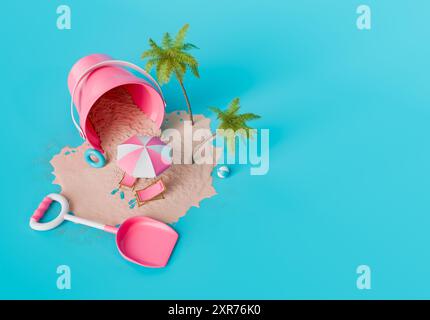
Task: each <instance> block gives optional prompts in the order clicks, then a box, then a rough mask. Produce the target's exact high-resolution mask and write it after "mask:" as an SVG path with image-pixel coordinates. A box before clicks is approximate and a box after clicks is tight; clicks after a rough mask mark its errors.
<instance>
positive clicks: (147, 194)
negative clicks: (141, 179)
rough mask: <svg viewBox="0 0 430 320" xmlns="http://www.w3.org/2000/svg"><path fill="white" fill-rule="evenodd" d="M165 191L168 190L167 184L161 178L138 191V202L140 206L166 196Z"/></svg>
mask: <svg viewBox="0 0 430 320" xmlns="http://www.w3.org/2000/svg"><path fill="white" fill-rule="evenodd" d="M164 191H166V186H165V185H164V183H163V180H161V179H159V180H158V181H155V182H153V183H151V184H150V185H149V186H147V187H145V188H144V189H140V190H137V191H136V199H137V204H138V205H139V207H140V206H142V205H144V204H145V203H147V202H148V201H152V200H157V199H160V198H164V195H163V194H164Z"/></svg>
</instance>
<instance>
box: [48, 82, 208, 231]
mask: <svg viewBox="0 0 430 320" xmlns="http://www.w3.org/2000/svg"><path fill="white" fill-rule="evenodd" d="M89 117H90V119H91V121H92V123H93V125H94V127H95V130H96V131H97V133H98V134H99V136H100V138H101V141H102V147H103V149H104V150H105V151H106V156H107V165H106V166H105V167H103V168H100V169H96V168H92V167H90V166H89V165H88V164H87V163H86V162H85V160H84V153H85V151H86V150H87V149H88V148H90V145H89V144H88V143H87V142H84V143H83V144H82V145H80V146H79V147H77V148H70V147H65V148H63V149H62V150H61V152H60V153H59V154H57V155H55V156H54V157H53V158H52V160H51V164H52V166H53V168H54V171H53V174H54V175H55V179H54V181H53V183H54V184H58V185H60V187H61V190H62V191H61V193H62V194H63V195H64V196H65V197H66V198H67V199H68V200H69V202H70V207H71V211H72V212H73V213H74V214H75V215H77V216H80V217H84V218H87V219H91V220H94V221H98V222H101V223H105V224H110V225H116V224H120V223H122V222H123V221H124V220H125V219H127V218H129V217H134V216H148V217H152V218H155V219H158V220H160V221H164V222H167V223H172V222H176V221H178V219H179V218H180V217H182V216H184V215H185V214H186V212H187V211H188V210H189V209H190V208H191V207H192V206H195V207H199V204H200V201H202V200H203V199H205V198H210V197H212V196H214V195H215V194H216V191H215V189H214V187H213V186H212V176H211V173H212V170H213V165H212V164H204V165H197V164H188V165H187V164H173V165H172V166H171V167H170V168H169V169H168V170H167V171H165V172H164V173H163V174H162V175H161V176H160V177H161V178H162V179H163V182H164V183H165V185H166V188H167V191H166V192H165V198H164V199H160V200H154V201H150V202H148V203H147V204H145V205H143V206H141V207H138V206H137V205H136V206H135V207H134V208H133V209H130V207H129V204H128V202H129V200H131V199H133V198H135V196H134V192H132V191H131V190H124V196H125V197H124V199H121V197H120V192H117V193H116V194H114V195H112V194H111V192H112V191H113V190H114V189H116V188H117V187H118V183H119V181H120V180H121V178H122V175H123V172H122V171H121V169H120V168H119V167H118V166H117V164H116V161H115V159H116V146H117V145H118V144H120V143H121V142H123V141H125V140H126V139H127V138H129V137H131V136H133V135H135V134H137V133H139V134H147V135H157V136H159V135H160V134H161V130H159V129H157V128H156V126H155V125H154V123H153V122H152V121H151V120H149V119H148V118H147V117H146V116H145V115H144V114H143V113H142V112H141V111H140V110H139V109H138V108H137V107H136V106H135V105H134V104H133V102H132V100H131V98H130V97H129V96H128V94H127V92H126V91H125V90H123V89H122V88H118V89H115V90H112V91H110V92H109V93H107V94H105V95H104V96H103V97H102V98H101V99H100V100H99V101H98V102H97V105H96V106H94V107H93V109H92V110H91V114H90V115H89ZM194 118H195V124H194V127H193V130H196V129H199V128H206V129H208V128H210V120H209V119H207V118H205V117H204V116H202V115H196V116H195V117H194ZM187 119H188V115H187V114H186V113H185V112H183V111H182V112H172V113H169V114H166V117H165V122H164V124H163V127H166V128H176V129H178V130H179V131H180V132H181V134H182V135H183V134H184V120H187ZM172 147H173V149H174V154H175V156H181V157H183V153H184V150H181V149H183V148H180V149H179V151H180V152H175V151H178V148H179V147H181V146H179V145H176V146H175V145H174V144H172ZM175 156H174V157H175ZM152 181H153V180H152V179H139V180H138V183H137V185H136V188H135V189H136V190H138V189H141V188H143V187H145V186H147V185H148V184H149V183H151V182H152ZM121 190H122V189H121Z"/></svg>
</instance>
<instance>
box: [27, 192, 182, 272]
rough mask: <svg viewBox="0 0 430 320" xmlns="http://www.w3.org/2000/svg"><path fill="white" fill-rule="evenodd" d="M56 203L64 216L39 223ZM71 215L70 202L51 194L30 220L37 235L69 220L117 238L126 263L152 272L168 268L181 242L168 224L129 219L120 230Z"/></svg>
mask: <svg viewBox="0 0 430 320" xmlns="http://www.w3.org/2000/svg"><path fill="white" fill-rule="evenodd" d="M52 201H57V202H58V203H59V204H60V205H61V212H60V214H59V215H58V216H57V217H56V218H55V219H53V220H51V221H49V222H44V223H42V222H39V220H40V219H42V217H43V215H44V214H45V212H46V210H47V209H48V208H49V206H50V205H51V203H52ZM68 212H69V202H68V201H67V199H66V198H65V197H64V196H62V195H61V194H57V193H51V194H49V195H47V196H46V197H45V199H43V201H42V202H41V204H40V205H39V207H38V208H37V209H36V211H35V212H34V214H33V215H32V217H31V218H30V227H31V228H32V229H33V230H37V231H47V230H51V229H54V228H56V227H58V226H59V225H60V224H61V223H62V222H63V221H64V220H68V221H71V222H74V223H78V224H83V225H86V226H89V227H92V228H97V229H100V230H103V231H106V232H110V233H113V234H116V245H117V247H118V250H119V252H120V253H121V255H122V256H123V257H124V258H125V259H127V260H128V261H131V262H134V263H136V264H138V265H141V266H144V267H151V268H161V267H164V266H166V264H167V261H168V260H169V257H170V255H171V253H172V251H173V248H174V247H175V244H176V241H177V239H178V234H177V233H176V231H175V230H173V229H172V228H171V227H169V226H168V225H167V224H165V223H163V222H160V221H157V220H154V219H151V218H148V217H134V218H129V219H127V220H125V221H124V222H123V223H122V224H121V226H120V227H119V228H116V227H113V226H109V225H105V224H101V223H97V222H94V221H90V220H87V219H83V218H79V217H76V216H74V215H71V214H68Z"/></svg>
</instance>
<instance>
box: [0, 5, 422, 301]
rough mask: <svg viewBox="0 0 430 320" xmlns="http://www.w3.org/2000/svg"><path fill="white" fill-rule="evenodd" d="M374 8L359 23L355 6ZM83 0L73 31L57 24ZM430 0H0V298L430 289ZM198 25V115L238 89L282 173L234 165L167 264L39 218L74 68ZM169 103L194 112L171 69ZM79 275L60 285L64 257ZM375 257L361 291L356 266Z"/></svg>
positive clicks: (136, 54)
mask: <svg viewBox="0 0 430 320" xmlns="http://www.w3.org/2000/svg"><path fill="white" fill-rule="evenodd" d="M363 3H364V4H367V5H369V6H370V8H371V10H372V29H371V30H362V31H360V30H358V29H357V27H356V19H357V17H358V15H357V13H356V8H357V7H358V6H359V5H360V4H363ZM61 4H66V5H68V6H70V8H71V12H72V28H71V30H59V29H57V27H56V20H57V16H58V15H57V13H56V9H57V7H58V6H59V5H61ZM429 12H430V2H429V1H426V0H415V1H400V0H392V1H376V0H366V1H364V0H363V1H357V0H325V1H320V0H312V1H311V0H294V1H292V0H277V1H274V0H267V1H262V0H260V1H254V0H246V1H245V0H240V1H231V0H228V1H227V0H217V1H202V0H182V1H147V0H127V1H119V0H117V1H113V0H109V1H108V0H105V1H102V0H92V1H83V0H79V1H78V0H65V1H46V0H45V1H9V2H4V3H2V9H1V11H0V28H1V30H2V36H1V39H2V45H1V50H0V58H1V80H0V81H1V85H0V88H1V95H0V105H1V111H2V125H1V129H0V130H1V131H0V133H1V137H2V143H1V146H2V157H1V160H0V164H1V168H2V174H1V178H2V182H1V187H0V188H1V201H2V209H1V210H0V211H1V219H2V225H3V227H2V231H1V233H0V252H1V257H0V298H24V299H30V298H40V299H46V298H52V299H86V298H94V299H99V298H100V299H101V298H121V299H161V298H173V299H188V298H194V299H206V298H222V299H230V298H237V299H238V298H240V299H259V298H261V299H281V298H282V299H301V298H312V299H314V298H324V299H328V298H340V299H379V298H430V289H429V288H430V273H429V270H430V250H429V244H430V232H429V230H430V200H429V199H430V197H429V191H430V148H429V137H430V126H429V123H430V94H429V86H430V79H429V71H430V59H429V57H430V41H429V29H428V16H429ZM184 23H190V25H191V27H190V31H189V35H188V39H189V41H190V42H193V43H195V44H197V45H198V46H199V47H200V50H198V51H196V52H195V54H196V56H197V58H198V59H199V61H200V65H201V68H200V71H201V79H195V78H192V77H188V78H187V79H186V86H187V88H188V91H189V94H190V98H191V101H192V104H193V106H194V111H195V113H197V114H198V113H203V114H205V115H206V116H211V117H212V119H213V120H215V119H214V117H213V116H212V115H211V114H210V112H209V111H208V110H207V107H208V106H211V105H216V106H219V107H224V106H225V105H226V104H227V103H228V102H229V101H230V100H231V99H232V98H234V97H236V96H239V97H241V101H242V106H243V109H244V110H246V111H247V112H255V113H258V114H261V115H262V119H261V120H259V121H256V122H255V123H254V125H255V126H257V127H259V128H268V129H270V171H269V173H268V174H267V175H264V176H251V175H250V174H249V167H248V166H238V167H234V173H233V175H232V176H231V177H230V178H229V179H226V180H220V179H215V182H214V184H215V188H216V190H217V192H218V195H217V196H215V197H213V198H211V199H208V200H204V201H203V202H202V203H201V207H200V208H192V209H191V210H190V211H189V213H188V214H187V215H186V216H185V217H184V218H183V219H181V220H180V221H179V222H178V223H176V224H175V226H174V227H175V229H176V230H177V231H178V232H179V233H180V241H179V243H178V245H177V248H176V250H175V252H174V255H173V257H172V259H171V261H170V263H169V265H168V267H167V268H165V269H145V268H142V267H138V266H135V265H132V264H130V263H127V262H126V261H124V260H123V259H121V258H120V256H119V254H118V253H117V252H116V249H115V243H114V241H113V237H112V236H111V235H110V234H104V233H102V232H99V231H98V230H91V229H88V228H83V227H80V226H76V225H73V224H71V223H67V224H65V225H63V226H61V227H60V228H59V229H57V230H55V231H51V232H47V233H38V232H35V231H32V230H31V229H30V228H29V227H28V219H29V217H30V215H31V214H32V212H33V210H34V209H35V207H37V205H38V204H39V202H40V200H41V199H42V198H43V196H44V195H45V194H47V193H50V192H55V191H59V189H58V187H57V186H54V185H52V184H51V182H52V180H53V176H52V174H51V171H52V167H51V166H50V164H49V160H50V159H51V157H52V156H53V155H54V154H56V153H58V152H59V150H60V149H61V148H62V147H63V146H65V145H70V146H77V145H79V144H80V143H81V140H80V137H79V135H78V133H77V132H76V131H75V129H74V127H73V125H72V122H71V119H70V115H69V110H68V107H69V105H68V103H69V93H68V89H67V86H66V78H67V74H68V71H69V69H70V68H71V66H72V64H73V63H74V62H75V61H76V60H77V59H79V58H80V57H82V56H84V55H87V54H90V53H108V54H110V55H112V56H113V57H116V58H120V59H124V60H129V61H132V62H135V63H137V64H140V65H142V61H141V60H140V54H141V53H142V51H143V50H145V49H147V48H148V41H147V40H148V38H149V37H153V38H154V39H156V40H160V38H161V35H162V33H163V32H165V31H170V32H172V33H173V32H176V30H178V29H179V28H180V27H181V26H182V25H183V24H184ZM164 92H165V95H166V98H167V101H168V110H170V111H173V110H176V109H178V108H179V109H184V108H185V104H184V100H183V97H182V94H181V91H180V88H179V86H178V85H177V83H176V82H175V81H173V82H172V83H171V84H169V85H167V86H165V87H164ZM62 264H65V265H68V266H70V268H71V271H72V289H71V290H58V289H57V287H56V280H57V277H58V275H57V273H56V269H57V266H59V265H62ZM362 264H365V265H368V266H369V267H370V268H371V270H372V278H371V279H372V282H371V286H372V288H371V290H358V289H357V287H356V279H357V277H358V275H357V274H356V268H357V266H359V265H362Z"/></svg>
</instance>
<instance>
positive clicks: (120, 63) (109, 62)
mask: <svg viewBox="0 0 430 320" xmlns="http://www.w3.org/2000/svg"><path fill="white" fill-rule="evenodd" d="M111 65H115V66H121V67H128V68H130V69H133V70H135V71H137V72H139V73H140V74H142V75H144V76H145V77H146V78H148V79H149V80H150V82H151V83H152V84H153V85H154V86H155V87H157V89H158V90H157V91H158V93H159V94H160V96H161V99H162V100H163V103H164V107H166V100H165V99H164V96H163V92H162V91H161V88H160V85H159V84H158V83H157V81H155V79H154V78H153V77H151V75H150V74H149V73H148V72H146V71H145V70H144V69H142V68H141V67H139V66H137V65H135V64H133V63H131V62H128V61H123V60H105V61H101V62H99V63H96V64H94V65H92V66H91V67H89V68H88V69H86V70H85V72H84V73H83V74H81V76H80V77H79V79H78V81H76V83H75V86H74V87H73V90H72V94H71V98H70V115H71V116H72V121H73V124H74V125H75V127H76V129H77V130H78V131H79V134H80V135H81V137H82V138H83V139H86V137H85V133H84V130H82V127H81V126H80V125H79V124H78V122H77V121H76V119H75V115H74V112H73V106H74V103H73V99H74V98H75V93H76V90H77V88H78V86H79V84H80V83H81V81H82V80H83V79H84V78H85V76H87V75H88V74H89V73H91V72H92V71H94V70H96V69H98V68H101V67H106V66H111Z"/></svg>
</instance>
